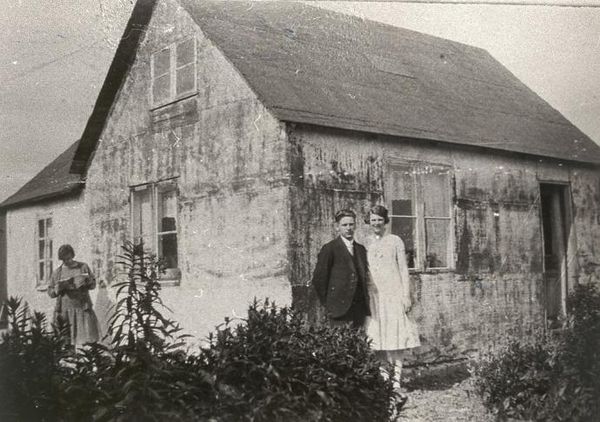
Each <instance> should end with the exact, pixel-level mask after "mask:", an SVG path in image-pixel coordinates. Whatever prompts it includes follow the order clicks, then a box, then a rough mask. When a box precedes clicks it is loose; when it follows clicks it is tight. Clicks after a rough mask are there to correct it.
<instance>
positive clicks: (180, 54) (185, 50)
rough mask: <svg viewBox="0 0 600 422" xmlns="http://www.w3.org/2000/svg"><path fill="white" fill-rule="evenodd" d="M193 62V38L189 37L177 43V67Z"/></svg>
mask: <svg viewBox="0 0 600 422" xmlns="http://www.w3.org/2000/svg"><path fill="white" fill-rule="evenodd" d="M193 62H194V39H193V38H190V39H189V40H185V41H183V42H181V43H179V44H177V67H178V68H179V67H182V66H185V65H186V64H190V63H193Z"/></svg>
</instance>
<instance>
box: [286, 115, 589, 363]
mask: <svg viewBox="0 0 600 422" xmlns="http://www.w3.org/2000/svg"><path fill="white" fill-rule="evenodd" d="M289 130H290V133H289V136H288V137H289V140H290V146H291V151H293V152H294V153H293V155H292V169H293V175H292V176H293V177H292V180H293V181H294V183H293V184H292V187H291V196H290V203H291V204H292V205H291V213H292V214H291V223H290V224H291V226H290V227H291V231H290V234H291V236H290V239H291V240H290V256H293V257H296V258H297V259H295V260H293V261H292V262H291V265H292V267H291V270H292V275H291V279H292V281H293V282H294V291H295V295H294V298H295V301H296V303H297V304H298V305H299V306H304V307H307V308H308V309H311V312H314V310H315V309H317V312H319V310H320V308H319V306H318V305H317V304H316V301H315V298H314V294H313V292H312V291H311V289H310V288H309V289H307V288H306V287H304V286H303V285H304V284H305V281H306V280H308V279H310V276H311V273H312V271H313V269H314V265H315V263H316V256H317V253H318V250H319V248H320V247H321V245H322V244H323V243H324V242H326V241H328V240H329V239H331V238H332V237H333V236H334V235H335V233H334V231H333V224H332V220H333V213H334V211H335V210H337V209H339V208H341V207H350V208H353V209H354V210H356V211H357V212H358V213H359V214H360V215H364V213H365V211H366V210H367V209H368V208H369V206H370V205H372V204H374V203H381V202H384V203H385V201H386V200H388V199H389V198H387V197H386V179H385V178H386V176H387V175H386V166H387V164H386V163H387V162H389V161H390V160H394V159H404V160H411V161H412V160H416V161H421V162H425V163H432V164H442V165H447V166H449V167H450V169H451V174H452V182H453V183H452V188H451V189H452V196H451V197H452V203H453V215H452V217H453V222H454V230H453V235H454V241H453V248H454V253H453V255H454V259H453V263H452V267H453V268H451V269H450V270H439V271H434V270H432V271H414V272H412V274H411V280H412V284H413V290H414V293H415V298H416V308H415V309H414V316H415V318H416V320H417V323H418V325H419V329H420V333H421V339H422V347H421V348H419V349H416V350H414V353H413V356H412V357H411V359H417V360H419V361H432V360H435V359H443V358H448V359H454V358H457V357H460V356H462V355H464V354H465V353H467V352H469V351H470V350H473V349H480V348H483V347H487V346H488V345H493V344H494V343H495V342H497V341H502V340H503V339H505V338H506V335H507V334H514V335H520V336H525V335H530V334H532V333H533V332H535V331H536V330H542V329H543V326H544V324H543V309H542V305H541V301H542V295H543V290H542V289H543V283H542V280H543V277H542V276H543V256H542V254H543V249H542V237H541V236H542V234H541V232H542V230H541V220H540V202H539V182H540V181H553V182H568V183H570V184H571V190H572V196H573V205H574V211H575V219H574V223H575V226H574V228H575V229H574V230H572V232H571V234H570V236H569V245H568V251H567V254H568V258H569V266H568V271H569V280H570V284H571V285H572V283H573V282H574V280H576V279H577V277H578V275H579V265H576V261H577V259H576V257H577V256H579V261H582V260H584V258H582V256H583V255H586V254H587V255H586V256H593V257H595V258H596V261H597V259H598V258H599V257H598V253H599V252H600V251H599V250H598V245H597V242H598V240H597V239H599V237H598V234H599V233H598V230H599V229H600V227H599V224H598V223H599V222H598V218H599V217H598V212H599V207H600V202H599V201H598V187H599V186H600V184H599V181H600V173H599V172H598V171H594V170H592V169H587V170H585V169H582V168H581V167H577V168H569V166H568V165H566V164H563V163H558V162H547V161H545V160H539V159H527V158H523V157H519V156H516V155H514V156H511V155H508V154H501V155H500V154H499V155H495V154H491V153H487V152H479V151H476V150H474V149H472V150H465V149H461V148H458V147H449V146H444V145H441V144H437V145H436V144H433V143H426V142H417V141H408V140H406V141H401V140H398V139H391V138H389V137H383V136H375V135H368V134H359V133H356V132H349V131H338V130H333V129H324V128H316V127H311V126H307V125H292V126H290V129H289ZM594 198H595V199H594ZM360 220H361V219H359V223H358V234H357V238H358V240H359V241H360V240H361V239H362V240H366V239H365V237H366V236H367V234H368V226H367V225H365V224H364V223H362V221H360ZM590 225H591V226H590ZM588 260H589V259H588Z"/></svg>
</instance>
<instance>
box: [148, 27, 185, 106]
mask: <svg viewBox="0 0 600 422" xmlns="http://www.w3.org/2000/svg"><path fill="white" fill-rule="evenodd" d="M150 68H151V70H150V71H151V79H152V89H151V93H152V105H153V106H155V107H156V106H161V105H164V104H167V103H169V102H172V101H175V100H177V99H179V98H181V97H184V96H186V95H187V94H192V93H193V92H194V91H195V90H196V39H195V38H189V39H187V40H184V41H181V42H178V43H174V44H171V45H169V46H168V47H166V48H164V49H162V50H160V51H158V52H156V53H154V54H152V58H151V66H150Z"/></svg>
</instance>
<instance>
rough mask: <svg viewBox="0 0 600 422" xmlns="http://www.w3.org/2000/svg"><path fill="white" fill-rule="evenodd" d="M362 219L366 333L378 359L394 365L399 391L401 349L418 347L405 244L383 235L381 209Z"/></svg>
mask: <svg viewBox="0 0 600 422" xmlns="http://www.w3.org/2000/svg"><path fill="white" fill-rule="evenodd" d="M365 220H366V222H367V224H369V225H370V227H371V232H372V235H371V238H370V239H369V240H370V241H369V242H368V243H367V250H368V254H367V256H368V260H369V268H370V271H371V285H370V286H369V298H370V305H371V317H370V318H368V320H367V326H366V330H367V334H368V335H369V337H371V339H372V341H373V342H372V347H373V348H374V349H375V350H376V353H377V354H378V355H379V357H380V359H381V360H382V361H385V362H389V363H390V364H392V365H394V367H395V379H394V381H395V382H394V384H395V387H396V389H397V390H398V391H399V389H400V372H401V370H402V360H401V357H402V350H405V349H410V348H413V347H418V346H420V342H419V334H418V331H417V326H416V324H415V322H414V321H413V320H412V318H411V317H410V316H409V315H408V313H409V312H410V310H411V308H412V300H411V297H410V289H409V281H410V280H409V276H408V266H407V263H406V256H405V252H404V243H403V242H402V239H400V237H398V236H396V235H393V234H388V233H386V225H387V224H388V223H389V221H390V220H389V217H388V210H387V209H386V208H385V207H384V206H382V205H376V206H374V207H372V208H371V209H370V211H369V214H368V215H367V217H366V219H365ZM404 398H405V399H406V397H405V396H404Z"/></svg>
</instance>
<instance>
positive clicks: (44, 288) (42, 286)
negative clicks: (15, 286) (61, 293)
mask: <svg viewBox="0 0 600 422" xmlns="http://www.w3.org/2000/svg"><path fill="white" fill-rule="evenodd" d="M35 289H36V290H37V291H38V292H45V291H46V290H48V285H47V284H43V285H40V286H35Z"/></svg>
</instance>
